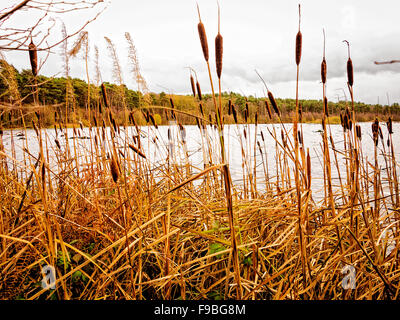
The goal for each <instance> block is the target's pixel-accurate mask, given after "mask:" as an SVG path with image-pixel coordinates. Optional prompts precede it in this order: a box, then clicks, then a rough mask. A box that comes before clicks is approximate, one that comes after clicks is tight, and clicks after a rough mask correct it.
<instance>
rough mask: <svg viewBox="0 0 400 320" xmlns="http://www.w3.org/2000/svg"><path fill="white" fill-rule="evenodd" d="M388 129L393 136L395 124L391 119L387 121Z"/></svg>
mask: <svg viewBox="0 0 400 320" xmlns="http://www.w3.org/2000/svg"><path fill="white" fill-rule="evenodd" d="M387 128H388V131H389V134H393V124H392V118H391V117H389V119H388V121H387Z"/></svg>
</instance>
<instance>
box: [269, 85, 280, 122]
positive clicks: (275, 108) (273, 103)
mask: <svg viewBox="0 0 400 320" xmlns="http://www.w3.org/2000/svg"><path fill="white" fill-rule="evenodd" d="M268 98H269V102H271V105H272V108H273V109H274V111H275V113H276V114H277V115H278V116H279V117H280V116H281V112H280V111H279V109H278V105H277V104H276V101H275V98H274V95H273V94H272V92H271V91H268Z"/></svg>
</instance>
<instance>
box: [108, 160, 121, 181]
mask: <svg viewBox="0 0 400 320" xmlns="http://www.w3.org/2000/svg"><path fill="white" fill-rule="evenodd" d="M110 169H111V176H112V178H113V180H114V182H115V183H117V181H118V178H119V174H120V171H119V166H118V162H117V159H116V155H115V154H114V153H113V154H112V157H111V162H110Z"/></svg>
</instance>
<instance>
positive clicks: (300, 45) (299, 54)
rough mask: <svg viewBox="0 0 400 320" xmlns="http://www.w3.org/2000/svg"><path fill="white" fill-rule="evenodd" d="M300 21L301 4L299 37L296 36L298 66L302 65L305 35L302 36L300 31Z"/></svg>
mask: <svg viewBox="0 0 400 320" xmlns="http://www.w3.org/2000/svg"><path fill="white" fill-rule="evenodd" d="M300 19H301V10H300V4H299V32H297V35H296V64H297V66H298V65H299V64H300V60H301V48H302V42H303V35H302V34H301V31H300Z"/></svg>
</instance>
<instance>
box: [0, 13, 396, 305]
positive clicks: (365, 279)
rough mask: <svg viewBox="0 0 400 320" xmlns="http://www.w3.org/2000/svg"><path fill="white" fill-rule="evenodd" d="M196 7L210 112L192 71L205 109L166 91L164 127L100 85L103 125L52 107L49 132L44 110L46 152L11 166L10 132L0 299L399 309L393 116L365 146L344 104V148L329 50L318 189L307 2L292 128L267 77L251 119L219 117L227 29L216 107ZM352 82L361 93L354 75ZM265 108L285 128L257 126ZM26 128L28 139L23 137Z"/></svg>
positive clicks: (0, 230)
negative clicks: (307, 120)
mask: <svg viewBox="0 0 400 320" xmlns="http://www.w3.org/2000/svg"><path fill="white" fill-rule="evenodd" d="M197 9H198V13H199V21H200V22H199V24H198V31H199V38H200V43H201V48H202V52H203V56H204V59H205V62H206V66H207V72H208V74H209V79H210V86H211V88H212V95H211V98H210V99H211V100H212V104H211V106H208V105H206V103H205V101H204V99H203V98H204V97H203V96H202V93H201V89H200V84H199V82H198V80H197V77H196V80H195V78H194V77H193V75H192V70H191V74H190V77H189V82H190V87H191V90H192V93H193V97H194V98H196V102H197V105H196V108H198V111H197V110H196V112H193V113H189V112H186V111H185V110H182V109H181V108H178V105H177V103H176V101H175V100H174V99H175V97H174V96H173V95H170V96H169V99H168V103H169V105H168V106H158V107H157V108H159V109H160V110H162V111H163V112H164V113H165V117H166V118H167V119H168V126H167V127H164V128H163V127H161V126H160V125H158V124H157V122H156V120H155V119H156V118H155V113H154V110H153V108H150V107H148V108H146V107H143V108H141V109H140V110H134V111H132V112H129V113H123V114H122V115H121V117H120V120H119V121H118V119H116V116H117V113H116V112H115V108H113V100H110V99H109V97H108V91H107V88H106V86H105V85H104V84H102V85H99V86H98V87H97V94H98V97H97V101H98V107H100V106H102V109H101V111H100V108H97V110H98V111H100V112H95V114H94V115H93V123H94V126H92V125H91V123H92V122H89V123H88V127H84V126H83V124H82V122H79V120H77V121H76V122H75V123H74V124H75V125H74V126H73V128H67V124H68V123H67V121H66V120H65V119H66V118H65V117H62V116H60V114H59V113H58V111H59V110H58V111H56V112H55V119H56V122H57V123H56V125H55V126H54V132H53V129H51V130H45V129H44V128H43V124H42V118H43V115H42V114H41V113H40V112H37V113H36V114H35V118H33V121H32V126H33V128H34V129H33V132H31V134H34V139H35V140H36V141H37V145H38V146H39V147H38V149H34V148H33V147H32V145H30V144H28V142H27V141H25V142H24V145H23V147H22V148H21V150H22V151H21V153H22V157H17V156H16V152H15V149H16V145H15V141H14V140H12V139H13V138H14V137H17V136H16V135H15V133H13V131H8V132H7V135H9V136H10V141H14V142H11V149H12V150H14V151H11V152H10V150H9V149H5V147H4V143H3V140H4V139H5V134H4V132H1V134H0V192H1V193H2V199H1V201H0V210H1V216H0V246H1V248H2V250H1V253H0V298H2V299H66V300H69V299H96V300H98V299H182V300H185V299H192V300H197V299H245V300H246V299H252V300H257V299H301V300H308V299H310V300H311V299H321V300H322V299H334V300H336V299H337V300H342V299H398V298H399V292H400V265H399V259H398V254H399V245H398V244H399V240H400V230H399V223H398V222H399V215H398V208H399V192H398V177H397V166H398V163H397V162H396V159H395V154H396V153H395V150H394V147H393V139H394V138H395V137H394V135H395V134H396V133H395V132H394V131H395V130H394V128H393V123H392V118H389V119H387V122H386V126H387V134H386V132H384V128H383V129H382V125H381V123H382V121H380V120H379V119H376V121H374V123H373V125H372V128H371V131H372V138H371V137H369V136H368V135H366V133H365V130H364V131H362V130H361V126H360V124H358V123H357V122H356V121H355V111H354V108H352V110H351V111H350V109H349V108H346V109H345V111H344V112H343V114H340V120H341V126H342V129H343V132H342V133H343V139H339V141H336V140H335V139H334V137H333V135H332V133H331V123H330V120H329V119H330V118H329V116H330V115H329V110H328V100H327V97H326V94H325V90H326V84H327V81H328V74H327V62H326V58H325V45H324V51H323V58H322V63H321V80H322V87H323V90H322V98H323V99H322V100H323V103H324V113H323V118H322V130H321V151H320V153H318V154H317V156H319V155H321V156H322V157H321V166H322V169H323V170H322V172H323V177H317V176H313V174H312V169H313V168H312V164H311V162H312V156H313V154H312V152H310V148H308V147H307V146H308V143H309V142H308V141H307V138H306V137H305V135H303V128H302V125H301V123H302V118H304V117H305V113H303V109H302V106H301V104H300V99H299V94H298V82H299V80H298V79H299V70H300V69H299V67H300V62H301V49H302V34H301V31H300V6H299V30H298V32H297V36H296V52H295V54H296V56H295V57H296V59H295V62H296V66H297V86H296V110H295V112H294V113H291V114H290V116H291V117H292V120H293V123H292V124H290V123H284V122H283V121H282V117H283V116H289V115H285V114H284V112H283V111H282V110H280V108H279V106H278V104H277V101H276V100H275V98H274V95H273V94H272V92H271V91H270V90H269V88H268V86H267V84H266V82H265V81H264V79H263V78H262V77H261V75H260V74H259V73H258V72H257V71H256V72H257V74H258V76H259V77H260V79H261V81H262V82H263V84H264V85H265V88H266V90H267V95H266V97H265V98H263V100H262V102H263V103H262V104H261V105H260V108H259V109H257V110H255V112H250V111H251V106H250V104H249V103H247V102H248V101H246V103H245V105H244V109H243V110H240V109H239V108H238V106H235V104H234V103H233V101H231V100H229V101H228V103H227V104H226V105H223V103H222V99H221V96H222V95H221V81H220V80H221V77H222V58H223V56H222V52H223V46H222V45H223V42H222V36H221V34H220V26H219V25H218V33H217V37H216V52H215V56H216V62H217V63H216V73H217V77H218V80H219V90H218V91H219V95H218V102H217V98H216V94H215V93H214V89H213V81H212V73H211V70H210V65H209V51H208V43H207V37H206V33H205V26H204V24H203V23H202V22H201V18H200V10H199V7H198V8H197ZM219 12H220V8H219V6H218V15H219ZM324 42H325V32H324ZM349 59H350V56H349ZM347 65H348V62H347ZM348 71H349V73H348V77H349V74H350V76H351V79H350V78H348V84H349V90H350V91H351V95H352V87H353V84H354V75H353V74H352V72H351V73H350V70H348ZM350 80H351V81H350ZM94 99H96V98H94ZM353 106H354V103H353V100H352V107H353ZM206 107H207V108H206ZM225 109H227V112H225ZM261 111H262V112H263V113H264V116H265V117H266V118H267V117H268V118H269V119H270V120H271V119H272V118H273V117H276V118H278V120H279V123H278V124H277V125H274V126H268V127H262V126H261V125H260V123H261V120H260V119H261ZM241 112H243V114H242V113H241ZM242 115H243V119H244V121H245V123H244V124H241V123H240V121H239V120H240V118H239V116H242ZM227 117H232V118H233V122H234V124H233V125H232V126H227V125H226V123H224V119H227ZM253 117H254V122H255V123H254V125H251V124H250V122H251V119H253ZM186 118H190V119H191V120H192V121H193V122H194V123H196V125H197V127H196V130H198V132H199V139H200V142H199V148H198V151H197V152H199V153H201V156H200V158H202V165H203V167H199V166H198V164H196V163H193V162H192V160H191V158H190V156H189V150H188V140H189V139H192V137H191V136H190V135H189V134H188V133H187V132H186V130H187V128H185V126H183V124H182V121H183V119H186ZM22 119H23V120H24V119H25V118H24V117H22ZM30 120H32V119H30ZM139 120H140V121H139ZM140 122H142V123H140ZM141 124H142V125H141ZM299 127H300V128H299ZM265 128H266V129H265ZM164 129H165V130H164ZM231 129H232V130H235V133H236V137H237V139H238V141H239V146H240V151H241V155H242V159H241V164H242V165H241V168H242V172H241V174H242V176H243V179H242V183H241V184H240V183H239V184H237V183H234V181H233V179H232V176H231V175H232V172H231V168H230V166H229V157H228V156H227V154H229V152H230V150H229V145H230V144H229V143H228V144H225V137H226V135H225V134H224V133H226V132H230V131H229V130H231ZM22 130H24V132H25V136H27V132H28V128H27V125H25V124H24V127H23V129H22ZM291 130H292V131H291ZM50 131H51V134H50ZM386 135H387V139H385V137H386ZM267 137H271V138H272V144H274V145H275V147H274V148H272V147H271V144H270V142H268V141H267ZM228 139H229V136H228ZM361 139H363V140H362V141H364V140H365V139H372V140H373V145H374V148H375V149H374V155H375V157H374V161H371V159H366V158H365V157H364V156H363V155H364V153H363V152H364V150H363V148H364V149H365V147H363V144H362V143H361ZM271 153H273V155H272V156H273V157H272V159H274V160H275V163H271V161H270V160H269V159H271V157H269V156H270V155H271ZM383 164H384V165H383ZM382 165H383V166H382ZM257 168H261V171H260V170H259V171H257ZM260 181H261V183H260ZM315 181H316V183H317V184H319V185H321V186H322V191H321V193H320V194H315V191H314V189H313V188H312V183H313V182H315ZM261 185H263V187H262V186H261ZM45 265H52V266H54V267H55V270H56V276H57V277H56V289H55V290H48V289H46V288H42V287H40V286H38V285H37V284H38V283H40V281H41V279H42V277H43V275H42V273H41V270H42V267H44V266H45ZM349 265H351V266H354V268H355V270H356V289H354V290H352V289H350V288H349V287H348V286H346V285H342V284H343V277H344V274H343V273H342V272H343V270H345V267H346V266H349Z"/></svg>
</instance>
